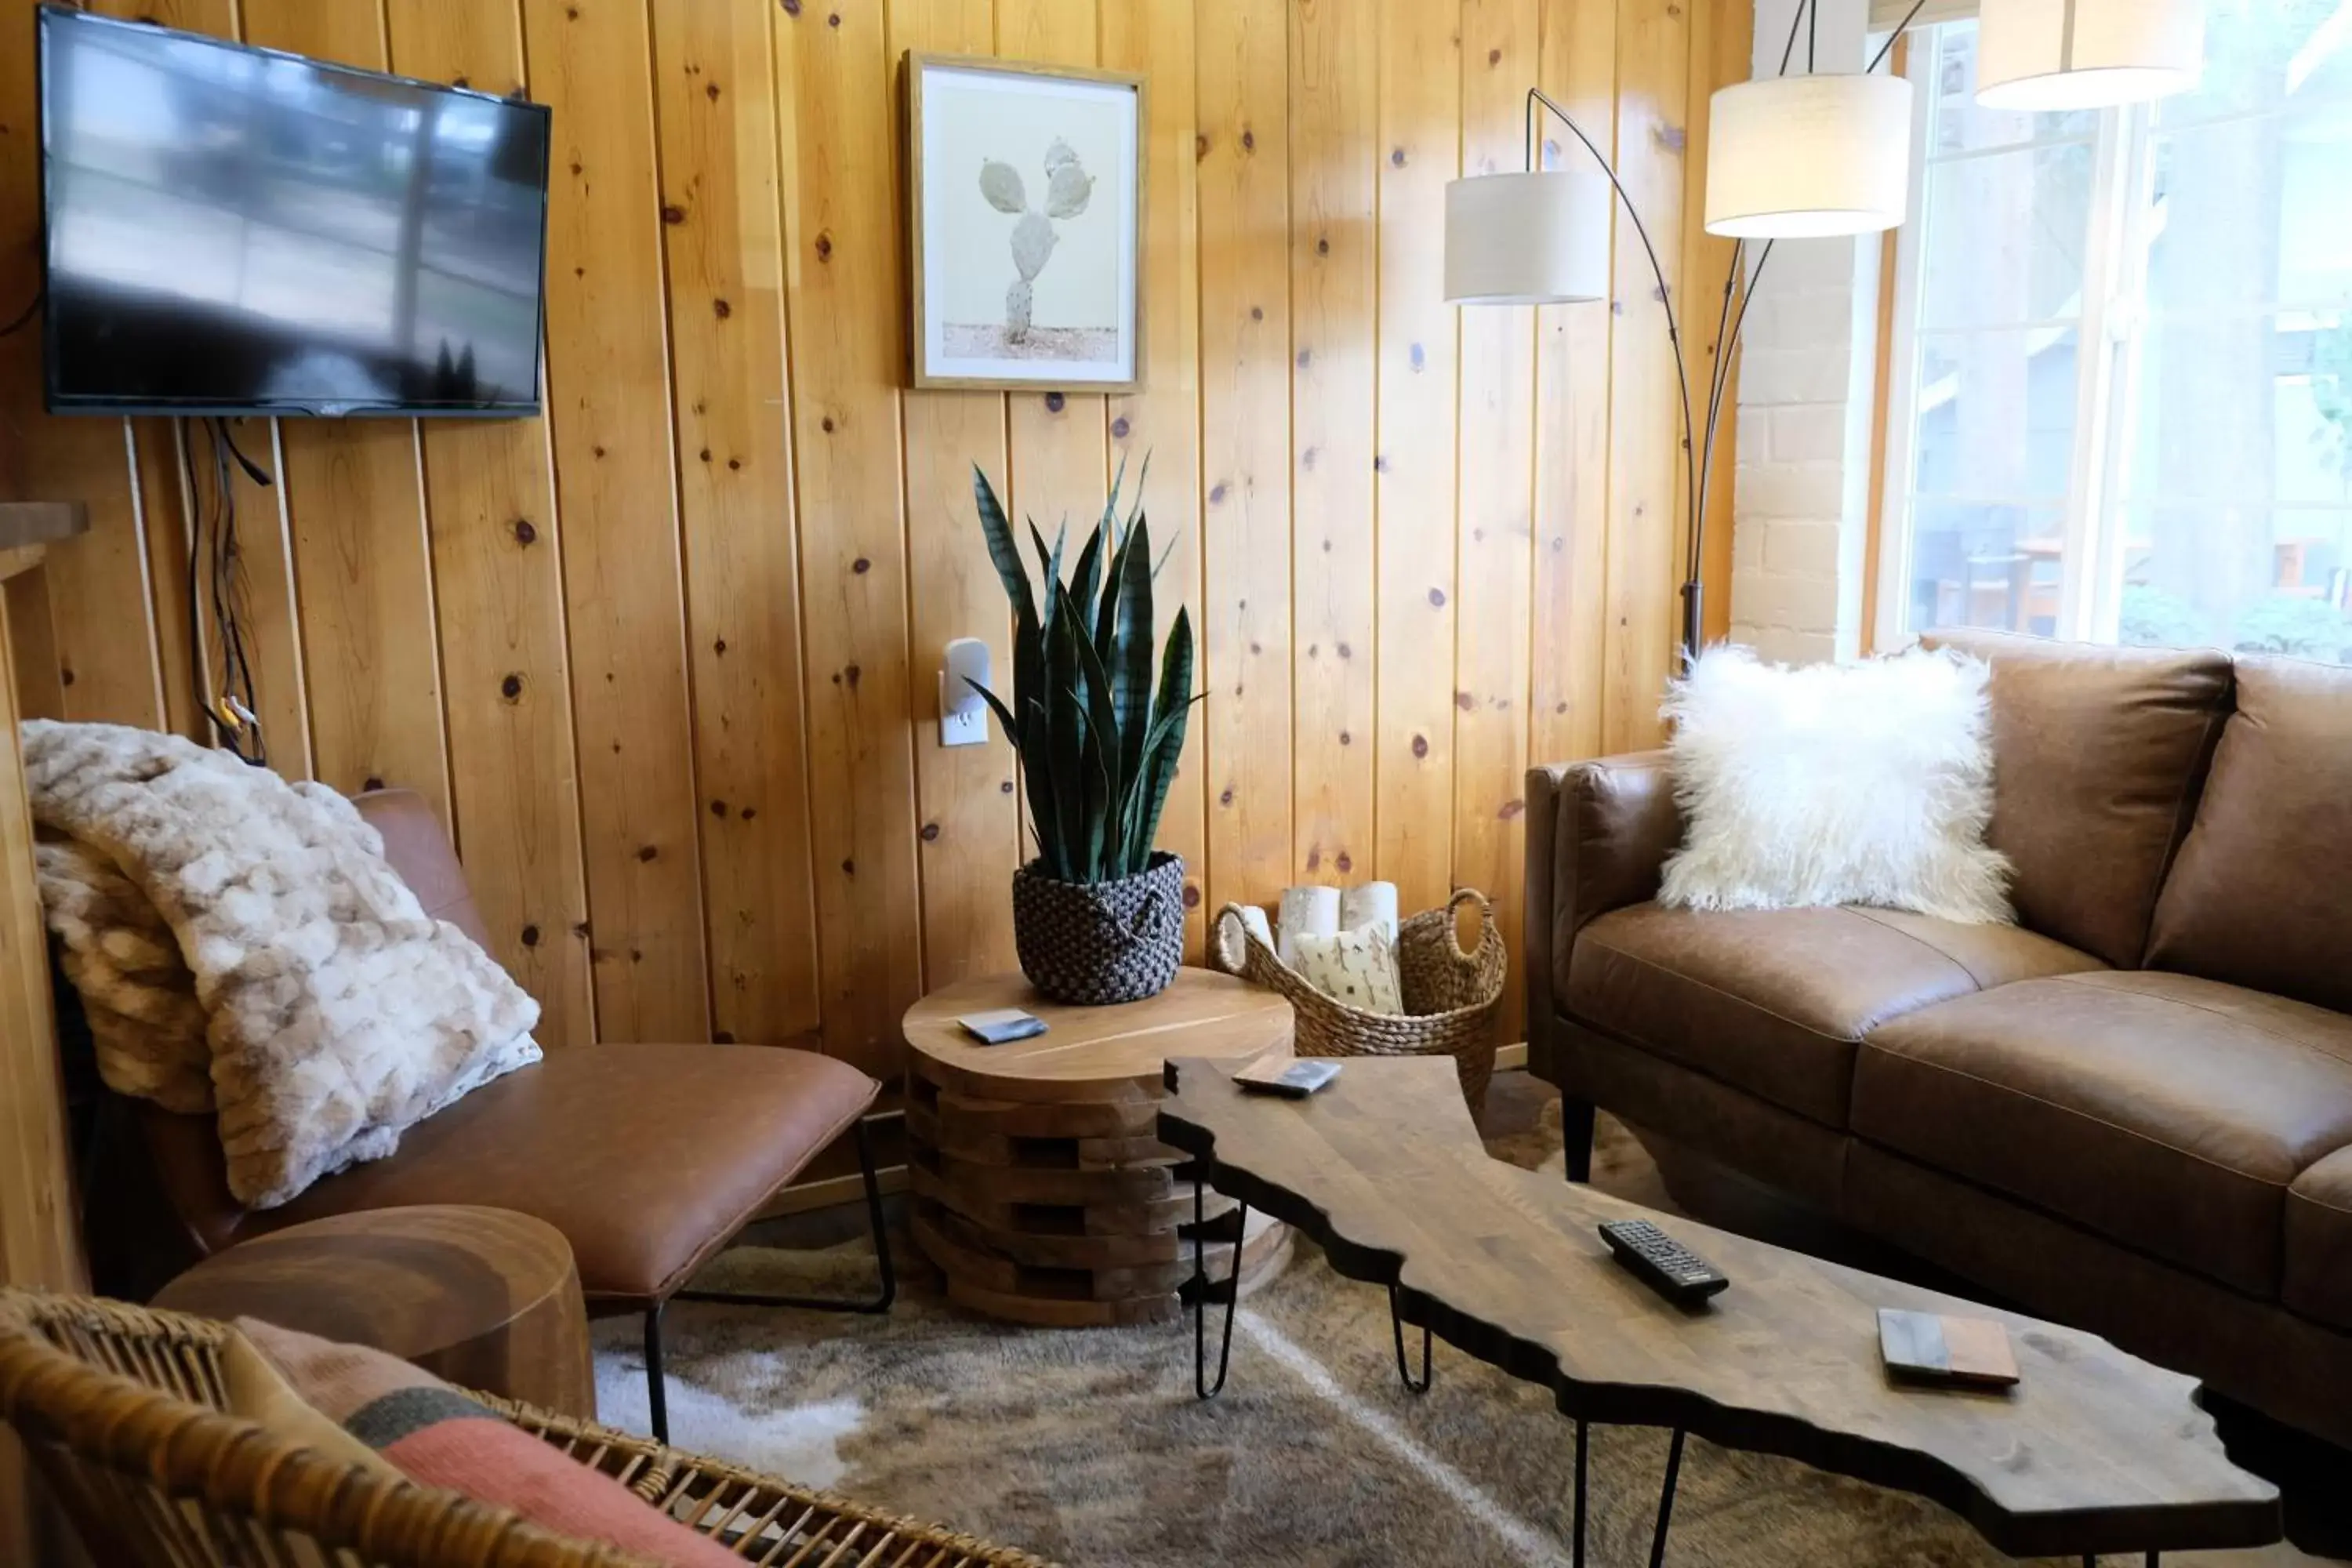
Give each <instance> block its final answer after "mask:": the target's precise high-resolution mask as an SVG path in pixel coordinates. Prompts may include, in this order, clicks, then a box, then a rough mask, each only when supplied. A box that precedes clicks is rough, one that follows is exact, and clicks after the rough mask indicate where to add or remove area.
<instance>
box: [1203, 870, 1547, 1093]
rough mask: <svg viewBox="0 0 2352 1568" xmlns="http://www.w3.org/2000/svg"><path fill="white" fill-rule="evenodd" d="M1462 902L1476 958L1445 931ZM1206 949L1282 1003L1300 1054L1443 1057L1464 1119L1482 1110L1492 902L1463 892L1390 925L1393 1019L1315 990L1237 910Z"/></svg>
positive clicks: (1489, 1067) (1496, 934)
mask: <svg viewBox="0 0 2352 1568" xmlns="http://www.w3.org/2000/svg"><path fill="white" fill-rule="evenodd" d="M1464 904H1475V905H1477V906H1478V924H1479V935H1478V946H1477V949H1476V951H1475V952H1468V951H1465V950H1464V948H1463V946H1462V944H1461V942H1460V941H1459V940H1458V939H1457V938H1456V936H1455V934H1454V911H1455V910H1459V909H1460V908H1461V907H1462V906H1463V905H1464ZM1229 915H1230V916H1232V917H1233V919H1232V920H1231V921H1228V920H1227V919H1226V917H1227V916H1229ZM1209 947H1210V956H1211V957H1212V958H1213V960H1214V961H1215V962H1216V965H1217V967H1218V968H1219V969H1222V970H1223V971H1224V972H1225V973H1228V974H1238V975H1240V976H1241V977H1242V978H1243V979H1244V980H1248V981H1251V982H1253V983H1255V984H1259V985H1264V986H1265V987H1267V988H1268V989H1270V990H1274V991H1279V992H1280V993H1282V994H1283V995H1284V996H1285V997H1286V998H1287V999H1288V1001H1289V1003H1290V1006H1291V1011H1292V1012H1293V1013H1295V1014H1296V1015H1297V1037H1296V1045H1295V1048H1296V1049H1297V1053H1298V1054H1299V1055H1300V1056H1302V1057H1452V1058H1454V1067H1455V1068H1456V1069H1457V1070H1459V1071H1460V1073H1461V1075H1462V1098H1463V1099H1464V1100H1467V1101H1469V1104H1470V1110H1471V1112H1472V1114H1473V1115H1475V1114H1477V1113H1479V1112H1480V1111H1483V1110H1485V1109H1486V1084H1487V1081H1488V1080H1489V1079H1492V1078H1493V1077H1494V1076H1495V1009H1496V1005H1498V1004H1499V1003H1500V1002H1501V1001H1502V999H1503V982H1504V980H1505V978H1506V971H1507V957H1506V954H1505V953H1504V951H1503V933H1502V932H1501V931H1496V929H1495V909H1494V906H1493V905H1492V904H1489V903H1488V902H1487V901H1486V895H1485V894H1484V893H1481V892H1477V891H1475V890H1474V889H1469V888H1465V889H1462V890H1461V891H1460V892H1458V893H1456V894H1454V897H1453V899H1452V900H1450V901H1449V902H1448V903H1447V904H1446V906H1445V907H1444V909H1442V910H1423V911H1422V912H1421V913H1420V914H1417V915H1413V916H1412V917H1411V918H1409V919H1407V920H1404V921H1400V922H1399V923H1398V925H1397V971H1398V975H1399V978H1400V979H1401V980H1402V983H1403V989H1404V1011H1403V1012H1402V1013H1368V1012H1365V1011H1364V1010H1363V1009H1362V1008H1360V1007H1350V1006H1349V1005H1347V1004H1346V1003H1344V1002H1340V1001H1338V1000H1337V999H1335V998H1333V997H1331V996H1328V995H1326V994H1324V993H1323V992H1321V991H1318V990H1317V989H1316V987H1315V986H1314V984H1312V983H1310V982H1309V981H1308V980H1307V977H1306V976H1305V975H1302V974H1300V973H1298V972H1297V970H1295V969H1293V968H1291V967H1290V966H1289V965H1288V964H1286V963H1283V962H1282V960H1281V959H1280V958H1279V957H1277V956H1276V953H1275V951H1274V950H1273V949H1272V948H1270V947H1268V946H1266V945H1265V943H1264V942H1260V941H1259V940H1258V939H1257V938H1255V937H1254V936H1251V935H1249V934H1248V933H1247V932H1246V931H1244V929H1243V927H1242V922H1241V906H1240V905H1239V904H1227V905H1226V906H1225V907H1224V908H1223V909H1222V910H1219V911H1217V921H1216V924H1215V925H1214V926H1213V928H1212V929H1211V931H1210V938H1209Z"/></svg>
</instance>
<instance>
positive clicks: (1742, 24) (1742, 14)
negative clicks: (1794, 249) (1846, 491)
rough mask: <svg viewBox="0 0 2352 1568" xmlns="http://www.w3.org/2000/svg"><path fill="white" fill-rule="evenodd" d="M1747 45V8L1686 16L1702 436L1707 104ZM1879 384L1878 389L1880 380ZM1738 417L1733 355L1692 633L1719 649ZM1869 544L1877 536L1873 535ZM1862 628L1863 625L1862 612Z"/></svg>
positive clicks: (1688, 182)
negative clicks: (1696, 627) (1696, 628)
mask: <svg viewBox="0 0 2352 1568" xmlns="http://www.w3.org/2000/svg"><path fill="white" fill-rule="evenodd" d="M1755 39H1756V9H1755V7H1754V6H1752V5H1702V6H1699V7H1698V8H1697V9H1696V10H1694V11H1693V12H1691V14H1690V51H1689V54H1690V88H1689V90H1688V93H1687V97H1686V103H1687V105H1688V118H1689V121H1690V124H1689V136H1688V147H1689V152H1688V153H1686V154H1685V158H1684V162H1685V165H1686V168H1685V174H1684V176H1683V178H1684V189H1685V195H1686V196H1687V197H1688V199H1687V200H1685V202H1684V203H1683V204H1682V206H1683V258H1684V262H1683V265H1684V267H1685V271H1686V273H1687V275H1688V277H1689V279H1690V280H1689V282H1688V283H1687V284H1686V285H1685V288H1684V290H1683V300H1682V301H1681V308H1682V309H1685V310H1688V311H1689V312H1690V315H1689V317H1688V321H1689V323H1690V324H1689V327H1688V328H1687V330H1686V331H1687V341H1688V342H1691V343H1692V344H1693V345H1695V346H1694V348H1693V350H1692V354H1691V377H1692V385H1691V397H1692V398H1693V400H1694V401H1695V403H1696V418H1697V419H1698V420H1699V428H1700V430H1701V432H1702V433H1703V432H1704V431H1705V429H1706V391H1705V388H1706V385H1707V384H1708V383H1709V382H1710V381H1711V380H1712V378H1713V376H1714V374H1715V364H1716V360H1717V356H1718V355H1719V354H1720V353H1721V352H1722V342H1721V332H1720V331H1718V328H1719V327H1720V324H1721V322H1722V321H1723V294H1724V289H1725V286H1726V285H1727V284H1728V283H1729V282H1730V280H1731V268H1732V262H1733V258H1734V256H1735V253H1736V252H1737V250H1738V246H1737V245H1736V244H1735V243H1734V242H1733V241H1731V240H1728V239H1720V238H1717V237H1716V236H1714V235H1711V234H1709V233H1707V232H1706V204H1705V201H1704V196H1705V193H1706V138H1707V124H1708V119H1709V116H1708V108H1709V100H1711V99H1712V98H1713V97H1714V95H1715V90H1716V89H1717V88H1720V87H1727V86H1729V85H1730V84H1731V83H1733V82H1737V81H1746V80H1747V79H1748V68H1749V60H1750V58H1751V56H1752V52H1753V49H1754V47H1755ZM1889 243H1890V244H1891V243H1892V241H1891V240H1890V241H1889ZM1886 341H1887V335H1886V334H1885V333H1882V334H1881V342H1882V344H1883V343H1884V342H1886ZM1881 384H1882V385H1884V384H1885V383H1884V381H1882V382H1881ZM1738 416H1739V366H1738V355H1737V353H1735V354H1734V356H1733V363H1732V366H1731V379H1730V382H1729V384H1727V386H1726V387H1725V389H1724V396H1723V413H1722V415H1721V416H1720V419H1719V426H1720V433H1719V435H1718V436H1717V444H1716V451H1715V471H1714V473H1713V474H1712V475H1711V476H1704V477H1703V478H1704V483H1705V486H1706V492H1707V500H1706V513H1707V515H1706V539H1705V541H1704V542H1703V543H1704V548H1703V551H1702V553H1701V559H1700V562H1699V577H1700V581H1701V582H1702V583H1704V584H1709V587H1708V591H1707V592H1706V595H1704V597H1703V600H1702V603H1701V606H1700V608H1701V618H1700V623H1699V629H1700V636H1701V637H1702V638H1703V639H1704V640H1706V641H1707V642H1720V641H1722V640H1724V639H1726V638H1727V637H1730V636H1731V594H1730V591H1729V589H1728V587H1727V584H1729V583H1730V581H1731V524H1732V510H1731V497H1732V489H1733V486H1734V484H1735V483H1736V481H1737V476H1738V468H1739V442H1738V439H1737V436H1736V432H1737V430H1738ZM1870 493H1871V494H1872V495H1874V496H1875V495H1879V494H1882V493H1884V492H1883V488H1882V487H1880V486H1878V485H1876V484H1873V485H1872V487H1871V492H1870ZM1688 509H1689V502H1688V498H1687V496H1686V494H1685V492H1684V491H1683V490H1681V489H1677V490H1676V491H1675V516H1676V517H1677V518H1680V517H1682V516H1684V515H1685V513H1686V512H1687V511H1688ZM1872 537H1873V538H1876V537H1877V535H1876V533H1875V532H1873V534H1872ZM1685 554H1686V551H1685V550H1684V549H1683V548H1682V547H1679V546H1678V547H1677V549H1676V552H1675V562H1676V566H1675V570H1676V571H1677V572H1681V573H1684V574H1688V572H1689V569H1690V568H1689V563H1688V562H1687V561H1686V560H1685ZM1877 580H1878V574H1877V573H1876V571H1874V570H1870V569H1865V570H1864V573H1863V579H1862V581H1863V590H1864V593H1868V592H1869V591H1870V589H1871V587H1872V585H1873V584H1875V583H1876V582H1877ZM1681 613H1682V612H1681V607H1680V605H1677V606H1676V607H1675V616H1676V617H1677V618H1676V620H1675V627H1676V630H1677V635H1679V631H1680V627H1681V626H1682V622H1681V619H1680V616H1681ZM1863 625H1864V626H1868V625H1870V615H1869V612H1868V610H1867V609H1866V608H1865V610H1864V615H1863Z"/></svg>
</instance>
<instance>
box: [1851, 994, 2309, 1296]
mask: <svg viewBox="0 0 2352 1568" xmlns="http://www.w3.org/2000/svg"><path fill="white" fill-rule="evenodd" d="M1853 1131H1854V1132H1855V1133H1856V1135H1857V1136H1859V1137H1861V1138H1864V1139H1865V1140H1867V1141H1869V1142H1873V1143H1878V1144H1882V1145H1884V1146H1885V1147H1886V1148H1888V1149H1891V1150H1894V1151H1895V1152H1897V1153H1900V1154H1905V1155H1908V1156H1909V1157H1911V1158H1912V1159H1914V1160H1917V1161H1919V1162H1921V1163H1925V1164H1927V1165H1930V1166H1933V1167H1935V1168H1936V1169H1938V1170H1941V1171H1945V1172H1948V1173H1951V1174H1953V1175H1958V1176H1963V1177H1966V1178H1968V1179H1969V1180H1970V1181H1974V1182H1979V1183H1981V1184H1984V1185H1985V1186H1988V1187H1991V1188H1994V1189H1996V1190H1997V1191H2000V1192H2004V1193H2008V1194H2011V1195H2012V1196H2015V1197H2018V1198H2021V1199H2023V1200H2025V1201H2026V1202H2027V1203H2030V1204H2033V1205H2037V1206H2039V1207H2041V1208H2042V1209H2045V1210H2047V1211H2049V1212H2050V1213H2052V1214H2054V1215H2060V1216H2062V1217H2063V1218H2066V1219H2071V1220H2074V1221H2075V1222H2076V1223H2078V1224H2080V1225H2083V1226H2088V1227H2089V1228H2090V1229H2092V1230H2095V1231H2098V1232H2100V1233H2102V1234H2104V1235H2105V1236H2108V1237H2113V1238H2115V1239H2116V1240H2117V1241H2120V1242H2122V1243H2124V1244H2125V1245H2126V1246H2129V1247H2137V1248H2139V1249H2140V1250H2142V1251H2144V1252H2147V1253H2148V1254H2150V1255H2152V1256H2154V1257H2158V1258H2166V1259H2168V1260H2169V1261H2171V1262H2174V1263H2178V1264H2179V1265H2181V1266H2182V1267H2184V1268H2190V1269H2194V1270H2196V1271H2197V1272H2199V1273H2201V1274H2205V1275H2207V1276H2209V1277H2210V1278H2212V1279H2218V1280H2221V1282H2222V1283H2224V1284H2227V1285H2231V1286H2234V1287H2236V1288H2237V1289H2241V1290H2243V1291H2245V1292H2247V1293H2249V1294H2251V1295H2254V1296H2258V1297H2261V1298H2263V1299H2264V1300H2276V1299H2277V1298H2278V1292H2279V1235H2280V1226H2281V1210H2282V1206H2283V1204H2284V1198H2285V1195H2286V1190H2287V1186H2288V1184H2290V1183H2292V1182H2293V1181H2294V1179H2295V1178H2296V1176H2297V1175H2298V1174H2300V1173H2302V1172H2303V1171H2304V1169H2305V1167H2307V1166H2309V1165H2310V1164H2311V1163H2313V1162H2315V1161H2316V1160H2318V1159H2320V1158H2321V1157H2322V1156H2324V1155H2326V1154H2327V1153H2328V1152H2331V1151H2333V1150H2336V1149H2338V1148H2341V1147H2343V1146H2344V1145H2346V1144H2347V1143H2352V1018H2347V1017H2346V1016H2343V1015H2341V1014H2337V1013H2331V1012H2327V1011H2326V1010H2325V1009H2322V1008H2318V1007H2313V1006H2310V1005H2306V1004H2304V1003H2301V1002H2294V1001H2289V1000H2287V999H2286V998H2284V997H2279V996H2272V995H2268V994H2264V993H2262V992H2259V991H2247V990H2243V989H2241V988H2240V987H2238V986H2234V985H2224V984H2221V983H2219V982H2217V981H2211V980H2200V979H2196V978H2194V977H2192V976H2189V975H2185V974H2163V973H2150V972H2146V971H2142V972H2126V971H2116V972H2111V973H2083V974H2072V975H2065V976H2061V977H2058V978H2054V979H2047V980H2032V981H2026V982H2023V983H2021V984H2015V985H2005V986H2002V987H2000V989H1998V990H1991V991H1986V992H1984V993H1982V994H1978V995H1974V996H1963V997H1960V998H1958V1000H1955V1001H1950V1002H1945V1003H1942V1004H1940V1005H1937V1006H1933V1007H1926V1008H1921V1009H1920V1010H1918V1011H1916V1012H1913V1013H1907V1014H1906V1015H1904V1016H1901V1017H1899V1018H1896V1019H1895V1020H1893V1021H1892V1022H1889V1023H1886V1024H1883V1025H1881V1026H1878V1027H1877V1028H1875V1029H1873V1030H1872V1031H1871V1032H1870V1035H1869V1037H1868V1038H1866V1039H1865V1040H1864V1042H1863V1045H1862V1051H1861V1056H1860V1059H1859V1060H1858V1061H1857V1062H1856V1064H1855V1067H1854V1089H1853Z"/></svg>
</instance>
